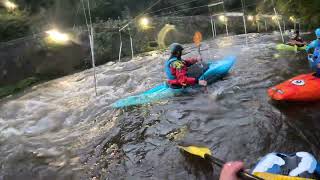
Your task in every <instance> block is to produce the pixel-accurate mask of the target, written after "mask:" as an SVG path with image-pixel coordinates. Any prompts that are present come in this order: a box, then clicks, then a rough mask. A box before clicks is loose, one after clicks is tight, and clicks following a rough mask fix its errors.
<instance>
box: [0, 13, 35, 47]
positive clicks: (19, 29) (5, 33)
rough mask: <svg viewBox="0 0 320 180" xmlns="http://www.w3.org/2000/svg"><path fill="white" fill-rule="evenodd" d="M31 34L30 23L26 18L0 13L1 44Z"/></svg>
mask: <svg viewBox="0 0 320 180" xmlns="http://www.w3.org/2000/svg"><path fill="white" fill-rule="evenodd" d="M28 34H30V23H29V20H28V19H27V17H26V16H24V15H20V14H8V13H1V12H0V42H5V41H9V40H12V39H17V38H21V37H24V36H26V35H28Z"/></svg>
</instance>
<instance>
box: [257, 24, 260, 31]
mask: <svg viewBox="0 0 320 180" xmlns="http://www.w3.org/2000/svg"><path fill="white" fill-rule="evenodd" d="M257 27H258V32H260V23H259V21H257Z"/></svg>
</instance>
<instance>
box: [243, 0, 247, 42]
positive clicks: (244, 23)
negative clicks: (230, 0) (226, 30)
mask: <svg viewBox="0 0 320 180" xmlns="http://www.w3.org/2000/svg"><path fill="white" fill-rule="evenodd" d="M244 3H245V2H244V0H241V4H242V11H243V16H242V20H243V26H244V33H245V34H246V44H247V46H248V32H247V22H246V17H245V9H244Z"/></svg>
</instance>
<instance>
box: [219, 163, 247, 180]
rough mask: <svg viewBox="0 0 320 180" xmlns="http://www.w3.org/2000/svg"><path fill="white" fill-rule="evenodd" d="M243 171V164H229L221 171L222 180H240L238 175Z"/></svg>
mask: <svg viewBox="0 0 320 180" xmlns="http://www.w3.org/2000/svg"><path fill="white" fill-rule="evenodd" d="M243 169H244V165H243V162H228V163H226V164H225V165H224V166H223V168H222V170H221V174H220V180H240V179H239V178H238V176H237V173H238V172H239V171H241V170H243Z"/></svg>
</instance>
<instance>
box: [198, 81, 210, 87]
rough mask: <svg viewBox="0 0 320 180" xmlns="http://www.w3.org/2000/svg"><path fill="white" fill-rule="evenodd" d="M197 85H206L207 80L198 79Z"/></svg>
mask: <svg viewBox="0 0 320 180" xmlns="http://www.w3.org/2000/svg"><path fill="white" fill-rule="evenodd" d="M199 85H200V86H207V85H208V82H207V81H206V80H200V81H199Z"/></svg>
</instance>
